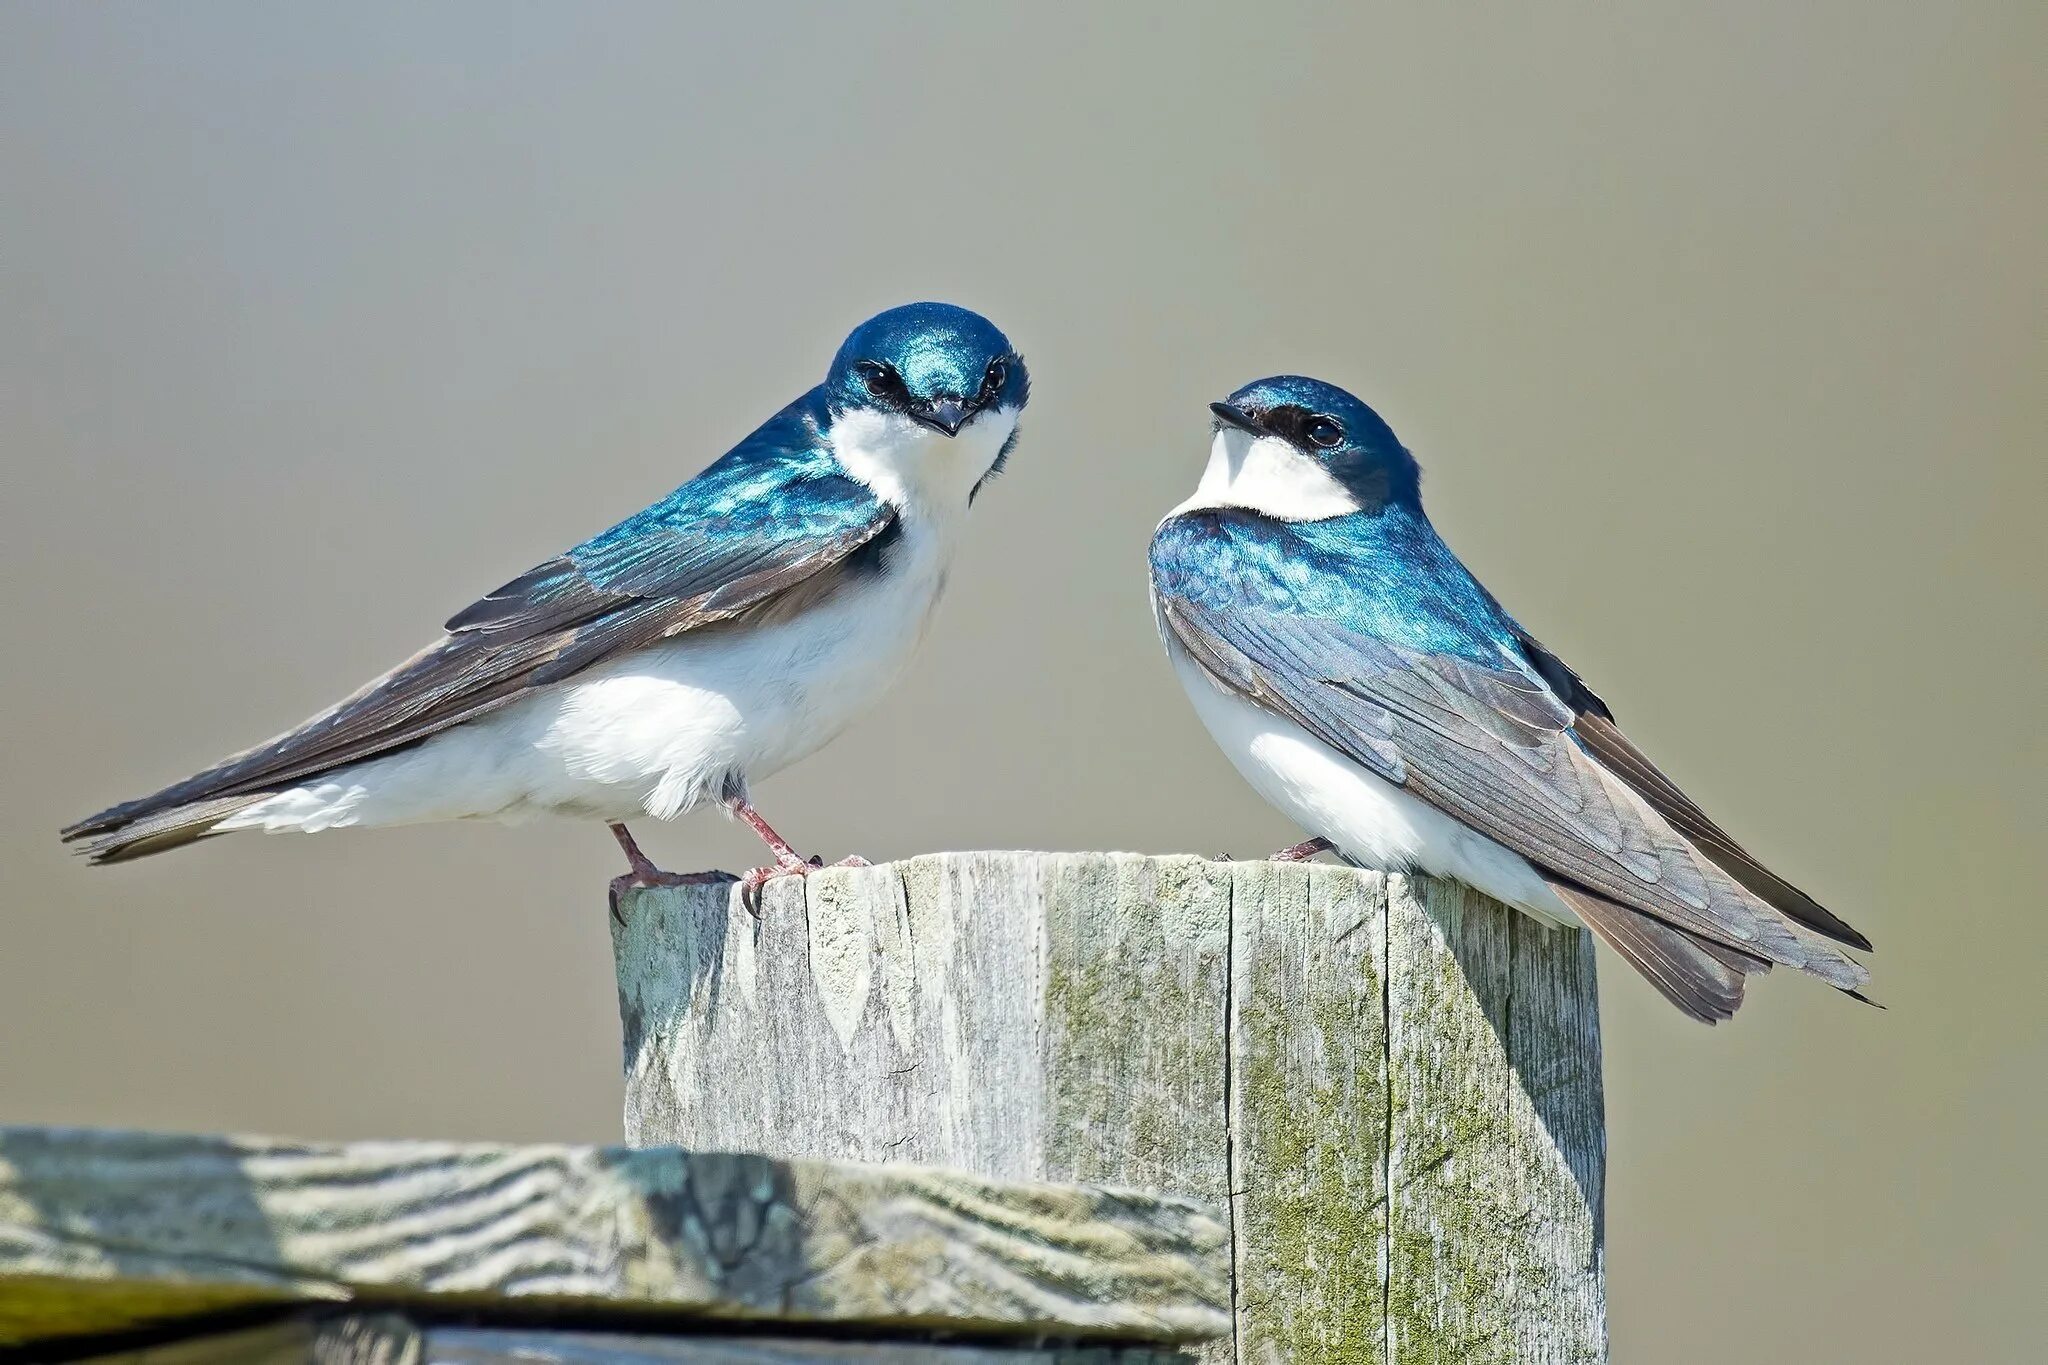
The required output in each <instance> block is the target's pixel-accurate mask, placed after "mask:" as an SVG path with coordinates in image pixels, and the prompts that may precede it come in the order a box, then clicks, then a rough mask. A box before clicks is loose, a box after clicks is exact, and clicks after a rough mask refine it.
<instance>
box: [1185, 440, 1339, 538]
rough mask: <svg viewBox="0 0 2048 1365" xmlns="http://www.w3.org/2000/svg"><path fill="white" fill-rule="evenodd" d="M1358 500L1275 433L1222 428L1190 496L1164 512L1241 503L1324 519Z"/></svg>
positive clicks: (1286, 515)
mask: <svg viewBox="0 0 2048 1365" xmlns="http://www.w3.org/2000/svg"><path fill="white" fill-rule="evenodd" d="M1361 506H1362V504H1360V502H1359V501H1358V499H1356V498H1354V497H1352V496H1351V494H1350V493H1349V492H1348V491H1346V490H1345V487H1344V485H1343V484H1341V483H1338V482H1337V480H1336V479H1335V478H1334V477H1332V476H1331V474H1330V471H1329V470H1327V469H1325V468H1323V466H1322V465H1320V464H1318V463H1317V462H1316V461H1315V460H1312V459H1310V458H1309V457H1308V456H1306V455H1304V454H1302V453H1301V452H1300V451H1298V450H1296V449H1295V448H1294V447H1293V446H1291V445H1289V444H1287V442H1285V441H1283V440H1281V439H1280V438H1279V437H1278V436H1259V437H1256V438H1255V437H1254V436H1253V435H1252V433H1251V432H1249V431H1241V430H1239V429H1238V428H1236V427H1224V428H1222V429H1221V430H1219V431H1218V432H1217V433H1216V440H1215V443H1214V444H1212V445H1211V446H1210V447H1209V466H1208V468H1206V469H1204V470H1203V471H1202V482H1201V483H1200V484H1198V485H1196V487H1195V491H1194V495H1193V496H1192V497H1190V498H1189V499H1188V500H1187V501H1186V502H1184V503H1182V504H1181V505H1180V506H1178V507H1176V508H1174V509H1173V510H1172V511H1171V512H1168V513H1167V515H1168V516H1169V517H1175V516H1179V515H1180V514H1181V513H1182V512H1192V511H1195V510H1197V509H1199V508H1204V507H1243V508H1248V509H1249V510H1251V511H1254V512H1262V513H1264V514H1265V515H1267V516H1269V517H1275V518H1278V519H1279V520H1281V521H1323V520H1325V519H1327V518H1329V517H1342V516H1348V515H1349V514H1351V513H1353V512H1356V511H1359V510H1360V508H1361Z"/></svg>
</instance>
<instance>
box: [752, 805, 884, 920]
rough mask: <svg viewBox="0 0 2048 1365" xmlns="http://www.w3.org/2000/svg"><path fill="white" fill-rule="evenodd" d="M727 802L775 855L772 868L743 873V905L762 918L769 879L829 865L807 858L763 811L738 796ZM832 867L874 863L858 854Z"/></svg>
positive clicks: (803, 875)
mask: <svg viewBox="0 0 2048 1365" xmlns="http://www.w3.org/2000/svg"><path fill="white" fill-rule="evenodd" d="M726 805H728V806H729V807H731V808H732V813H733V814H734V815H737V816H739V818H740V819H742V820H744V821H746V822H747V825H748V827H749V828H751V829H752V830H753V831H754V833H756V834H758V835H760V836H761V842H762V843H764V844H766V845H768V848H769V851H770V852H772V853H774V855H775V863H774V865H773V866H772V867H750V868H748V869H747V870H746V871H745V872H742V873H741V874H740V904H742V905H744V906H746V907H747V909H748V910H749V911H750V912H752V914H753V915H754V917H755V918H757V919H758V918H759V917H760V914H761V892H762V889H763V888H764V887H766V886H767V885H768V883H769V882H771V881H773V880H775V879H776V878H777V877H808V876H810V875H811V874H812V873H813V872H816V871H818V870H819V869H820V868H822V867H824V866H825V864H824V862H823V861H822V860H821V859H818V858H806V857H804V856H803V855H802V854H801V853H798V852H797V851H796V849H795V848H793V847H791V845H790V842H789V840H787V839H785V838H783V837H782V836H781V835H780V834H777V833H776V832H775V826H773V825H771V824H769V823H768V822H767V820H765V819H763V818H762V815H761V812H759V811H757V810H755V809H754V808H753V807H752V806H750V805H748V804H747V803H746V802H745V801H744V800H741V799H739V798H734V799H733V800H731V801H728V802H726ZM832 866H834V867H873V866H874V864H873V863H871V862H869V861H868V860H867V859H866V858H863V857H861V856H860V855H859V854H857V853H856V854H854V855H852V856H850V857H846V858H841V859H840V860H839V861H838V862H836V863H834V864H832Z"/></svg>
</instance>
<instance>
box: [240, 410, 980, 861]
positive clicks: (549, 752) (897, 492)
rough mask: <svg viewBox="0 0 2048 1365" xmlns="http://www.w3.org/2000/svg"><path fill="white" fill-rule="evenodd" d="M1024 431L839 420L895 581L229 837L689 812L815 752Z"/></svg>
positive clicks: (402, 759) (871, 577) (260, 820)
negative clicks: (973, 499) (880, 520)
mask: <svg viewBox="0 0 2048 1365" xmlns="http://www.w3.org/2000/svg"><path fill="white" fill-rule="evenodd" d="M1015 425H1016V413H1015V411H1014V410H1010V409H1001V410H998V411H993V412H987V413H983V414H982V415H981V416H980V417H978V418H976V419H975V420H974V421H973V422H971V423H970V424H969V425H968V426H967V427H965V428H964V429H962V430H961V432H960V433H959V435H957V436H955V437H952V438H951V439H948V438H946V437H943V436H940V435H939V434H938V433H936V432H932V431H929V430H927V429H925V428H923V427H919V426H916V425H915V424H914V423H911V422H909V421H908V420H907V419H901V418H897V419H877V420H874V421H867V420H856V421H853V422H850V423H849V422H846V421H842V422H840V423H838V424H835V427H834V435H835V438H838V441H837V444H836V445H835V453H836V454H837V455H838V456H839V458H840V460H841V463H842V464H844V465H845V467H846V468H847V470H848V472H850V473H852V474H853V475H854V476H855V477H856V478H859V479H861V480H862V481H863V482H864V483H866V484H867V485H868V486H869V487H870V488H872V489H874V491H875V492H876V494H877V495H878V496H879V497H881V498H883V499H884V500H885V501H887V502H889V503H890V504H891V505H893V506H894V507H895V508H896V509H897V515H898V520H899V524H900V528H901V529H900V533H899V534H898V536H897V537H896V539H895V541H894V543H893V544H892V545H891V547H890V549H889V555H888V559H887V562H886V569H885V571H884V572H881V573H875V574H868V575H865V576H861V577H858V578H855V579H852V580H850V581H848V582H847V583H846V584H844V585H842V586H841V587H840V588H838V589H837V590H835V591H833V592H831V593H829V594H826V595H824V596H823V597H821V599H820V600H819V601H817V602H816V603H815V604H813V605H812V606H810V607H808V608H806V609H805V610H804V611H802V612H801V613H799V614H794V615H787V616H783V617H780V618H777V619H772V620H766V621H738V622H734V623H731V624H729V625H721V626H713V627H709V628H703V629H699V630H694V631H689V632H687V633H685V634H683V635H679V636H677V637H676V638H675V639H673V640H670V641H668V642H666V643H664V644H661V645H659V646H656V647H654V648H651V649H646V650H641V651H638V652H636V653H633V654H629V655H625V656H622V657H620V658H617V659H612V660H608V661H606V662H604V663H601V664H598V665H596V666H595V667H592V668H590V669H588V670H586V671H585V672H583V673H580V674H578V675H577V676H576V677H575V678H573V679H571V680H570V681H568V682H566V683H562V684H560V685H557V686H555V687H551V688H547V689H544V690H542V691H539V692H536V693H535V694H533V695H532V696H529V697H526V698H523V699H521V700H520V701H518V702H515V703H513V704H512V705H509V706H507V707H505V708H503V709H501V710H499V711H495V712H492V713H491V714H489V715H487V716H484V717H481V718H479V719H477V720H475V721H471V722H469V723H467V724H464V725H460V726H457V727H455V728H454V729H452V730H448V731H445V732H443V733H442V734H440V735H437V736H435V737H434V738H433V739H430V740H428V741H427V742H426V743H424V744H421V745H419V746H417V747H415V748H413V749H409V750H406V751H404V752H402V753H398V754H393V755H391V756H390V757H388V758H381V759H374V760H371V761H370V762H367V763H361V764H357V765H356V766H354V767H352V768H347V769H343V770H341V771H339V772H336V773H333V774H330V775H329V776H327V777H326V778H324V779H323V780H321V781H319V782H317V783H313V784H309V785H308V786H305V787H300V788H296V789H294V790H292V791H288V792H283V793H280V794H279V795H278V796H276V797H273V798H271V799H270V800H267V801H265V802H263V803H261V804H260V805H256V806H252V807H250V808H249V809H248V810H246V811H243V812H242V813H241V814H239V815H237V816H235V817H234V818H233V819H232V820H230V821H228V822H226V823H225V824H224V825H223V826H222V828H224V829H245V828H261V829H270V830H317V829H326V828H330V827H335V826H343V825H381V824H403V823H413V822H418V821H426V820H446V819H477V818H493V819H517V818H521V817H524V816H527V815H530V814H534V813H538V812H551V813H557V814H570V815H582V816H590V817H596V818H600V819H606V820H625V819H629V818H632V817H634V816H637V815H641V814H651V815H654V816H658V817H661V818H664V819H665V818H668V817H671V816H674V815H678V814H680V813H682V812H683V811H686V810H688V809H690V807H692V806H694V805H697V804H699V803H702V802H706V801H716V800H718V799H720V798H721V797H722V796H724V795H725V794H727V793H728V792H730V791H736V790H740V789H743V788H744V785H745V783H746V782H747V781H749V780H753V779H759V778H762V777H765V776H767V775H768V774H770V773H773V772H775V771H777V770H779V769H781V768H783V767H786V766H788V765H789V764H791V763H794V762H796V761H797V760H798V759H801V758H804V757H806V756H807V755H809V754H811V753H814V752H815V751H817V750H818V749H819V748H821V747H823V746H824V745H825V744H827V743H829V742H830V741H831V740H832V739H834V738H835V737H837V736H838V735H839V733H840V732H841V731H842V730H844V729H845V728H846V726H847V725H848V724H850V723H851V722H852V721H853V720H854V719H855V718H856V717H857V716H859V715H860V714H861V713H862V712H864V711H865V710H867V709H868V708H869V707H870V706H872V705H873V704H874V703H875V702H876V701H878V700H879V699H880V698H881V697H882V695H883V694H884V693H885V692H887V691H888V689H889V687H890V686H891V685H892V684H893V683H894V682H895V681H896V680H897V678H899V677H900V676H901V675H902V673H903V670H904V668H905V667H906V666H907V665H908V664H909V662H910V658H911V655H912V654H913V653H914V652H915V651H916V648H917V645H918V644H919V642H920V641H922V640H923V638H924V635H925V631H926V629H927V628H928V627H929V625H930V623H931V619H932V613H933V610H934V609H935V608H936V606H937V605H938V600H939V597H940V595H941V593H942V592H943V591H944V588H945V585H946V578H947V574H948V571H949V570H950V568H951V565H952V560H953V555H954V553H955V551H956V550H957V549H958V546H959V542H960V540H961V538H962V531H963V527H964V523H965V520H966V516H967V504H968V496H969V494H970V493H971V492H972V491H973V489H974V487H975V485H976V484H978V483H979V482H980V481H981V479H982V478H983V477H984V476H985V475H986V474H987V473H988V470H989V467H990V466H991V465H992V464H993V463H994V461H995V459H996V456H997V454H998V452H1000V450H1001V449H1002V446H1003V443H1004V442H1005V441H1007V440H1008V439H1009V435H1010V432H1011V430H1012V429H1013V428H1014V426H1015Z"/></svg>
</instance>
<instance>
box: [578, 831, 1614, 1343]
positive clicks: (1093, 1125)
mask: <svg viewBox="0 0 2048 1365" xmlns="http://www.w3.org/2000/svg"><path fill="white" fill-rule="evenodd" d="M620 910H621V915H620V920H621V922H620V923H619V924H618V926H617V927H616V928H615V929H614V934H613V937H614V947H615V950H616V956H617V963H618V977H619V999H620V1014H621V1018H622V1022H623V1025H624V1034H625V1069H626V1137H627V1141H628V1142H629V1143H633V1144H645V1143H679V1144H682V1145H685V1146H690V1147H695V1148H700V1149H743V1150H755V1151H761V1152H765V1153H769V1154H771V1155H775V1156H787V1157H797V1156H805V1157H834V1158H857V1159H867V1160H903V1161H914V1162H919V1163H925V1164H932V1165H942V1166H954V1167H961V1168H964V1169H966V1170H969V1171H972V1172H975V1173H977V1174H980V1175H984V1176H991V1177H1001V1178H1010V1179H1042V1180H1044V1179H1049V1180H1056V1181H1088V1182H1097V1181H1102V1182H1112V1183H1117V1184H1125V1185H1133V1186H1137V1187H1139V1188H1144V1189H1154V1190H1165V1191H1171V1192H1174V1193H1178V1194H1185V1195H1192V1196H1194V1197H1197V1198H1200V1199H1206V1200H1211V1201H1215V1202H1217V1203H1219V1204H1227V1206H1228V1208H1229V1209H1230V1213H1231V1229H1230V1231H1231V1239H1232V1258H1233V1278H1234V1286H1233V1290H1234V1320H1233V1325H1234V1334H1235V1340H1234V1342H1232V1343H1225V1344H1224V1345H1222V1346H1220V1347H1212V1348H1209V1349H1210V1351H1211V1355H1210V1356H1209V1357H1208V1358H1211V1359H1215V1360H1236V1361H1257V1362H1266V1361H1300V1362H1315V1361H1345V1362H1373V1361H1384V1362H1412V1361H1441V1362H1481V1361H1572V1362H1579V1361H1599V1360H1602V1359H1604V1358H1605V1354H1606V1328H1605V1316H1604V1303H1603V1296H1602V1228H1601V1223H1602V1219H1601V1200H1602V1196H1601V1184H1602V1179H1603V1174H1604V1163H1605V1154H1606V1149H1605V1133H1604V1127H1603V1121H1602V1113H1601V1092H1600V1041H1599V1024H1598V1013H1597V1004H1596V1000H1595V996H1594V981H1593V955H1592V947H1591V944H1590V943H1589V942H1588V941H1587V940H1586V939H1585V936H1583V935H1581V934H1578V933H1576V932H1573V931H1568V930H1560V931H1549V930H1545V929H1543V928H1541V927H1540V926H1538V925H1536V924H1535V923H1534V922H1532V921H1529V920H1528V919H1526V918H1524V917H1522V916H1519V915H1516V914H1514V913H1512V912H1509V911H1507V910H1505V909H1503V908H1502V907H1500V906H1498V905H1495V904H1493V903H1492V902H1489V901H1487V900H1485V899H1484V898H1482V897H1480V896H1478V895H1476V894H1475V893H1471V892H1468V891H1466V890H1464V889H1463V888H1461V887H1459V886H1457V885H1455V884H1451V883H1444V882H1436V881H1431V880H1428V879H1411V878H1405V877H1383V876H1380V875H1378V874H1372V873H1361V872H1356V871H1353V870H1351V869H1349V868H1343V867H1332V866H1300V865H1277V864H1269V863H1227V864H1219V863H1210V862H1205V861H1203V860H1200V859H1196V858H1188V857H1170V858H1145V857H1138V856H1134V855H1129V854H1024V853H974V854H946V855H941V856H935V857H927V858H919V859H916V860H914V861H911V862H907V863H903V864H898V865H895V866H889V867H878V868H864V869H849V870H843V871H830V872H825V873H821V874H819V875H817V876H813V877H811V878H808V879H806V880H802V881H798V880H782V881H778V882H774V883H771V884H770V886H769V888H768V893H767V896H766V903H765V905H764V906H763V908H762V913H761V915H760V917H759V919H756V918H755V917H754V916H753V915H752V914H750V913H749V912H748V911H747V910H746V909H745V908H744V907H742V906H741V904H740V903H739V900H738V897H737V895H736V894H734V893H732V892H731V891H730V890H729V889H727V888H721V887H717V886H710V887H701V888H700V887H691V888H681V889H674V890H666V889H664V890H650V891H644V892H639V893H635V894H633V895H631V896H628V897H627V898H625V900H624V901H623V903H622V905H621V907H620Z"/></svg>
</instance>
